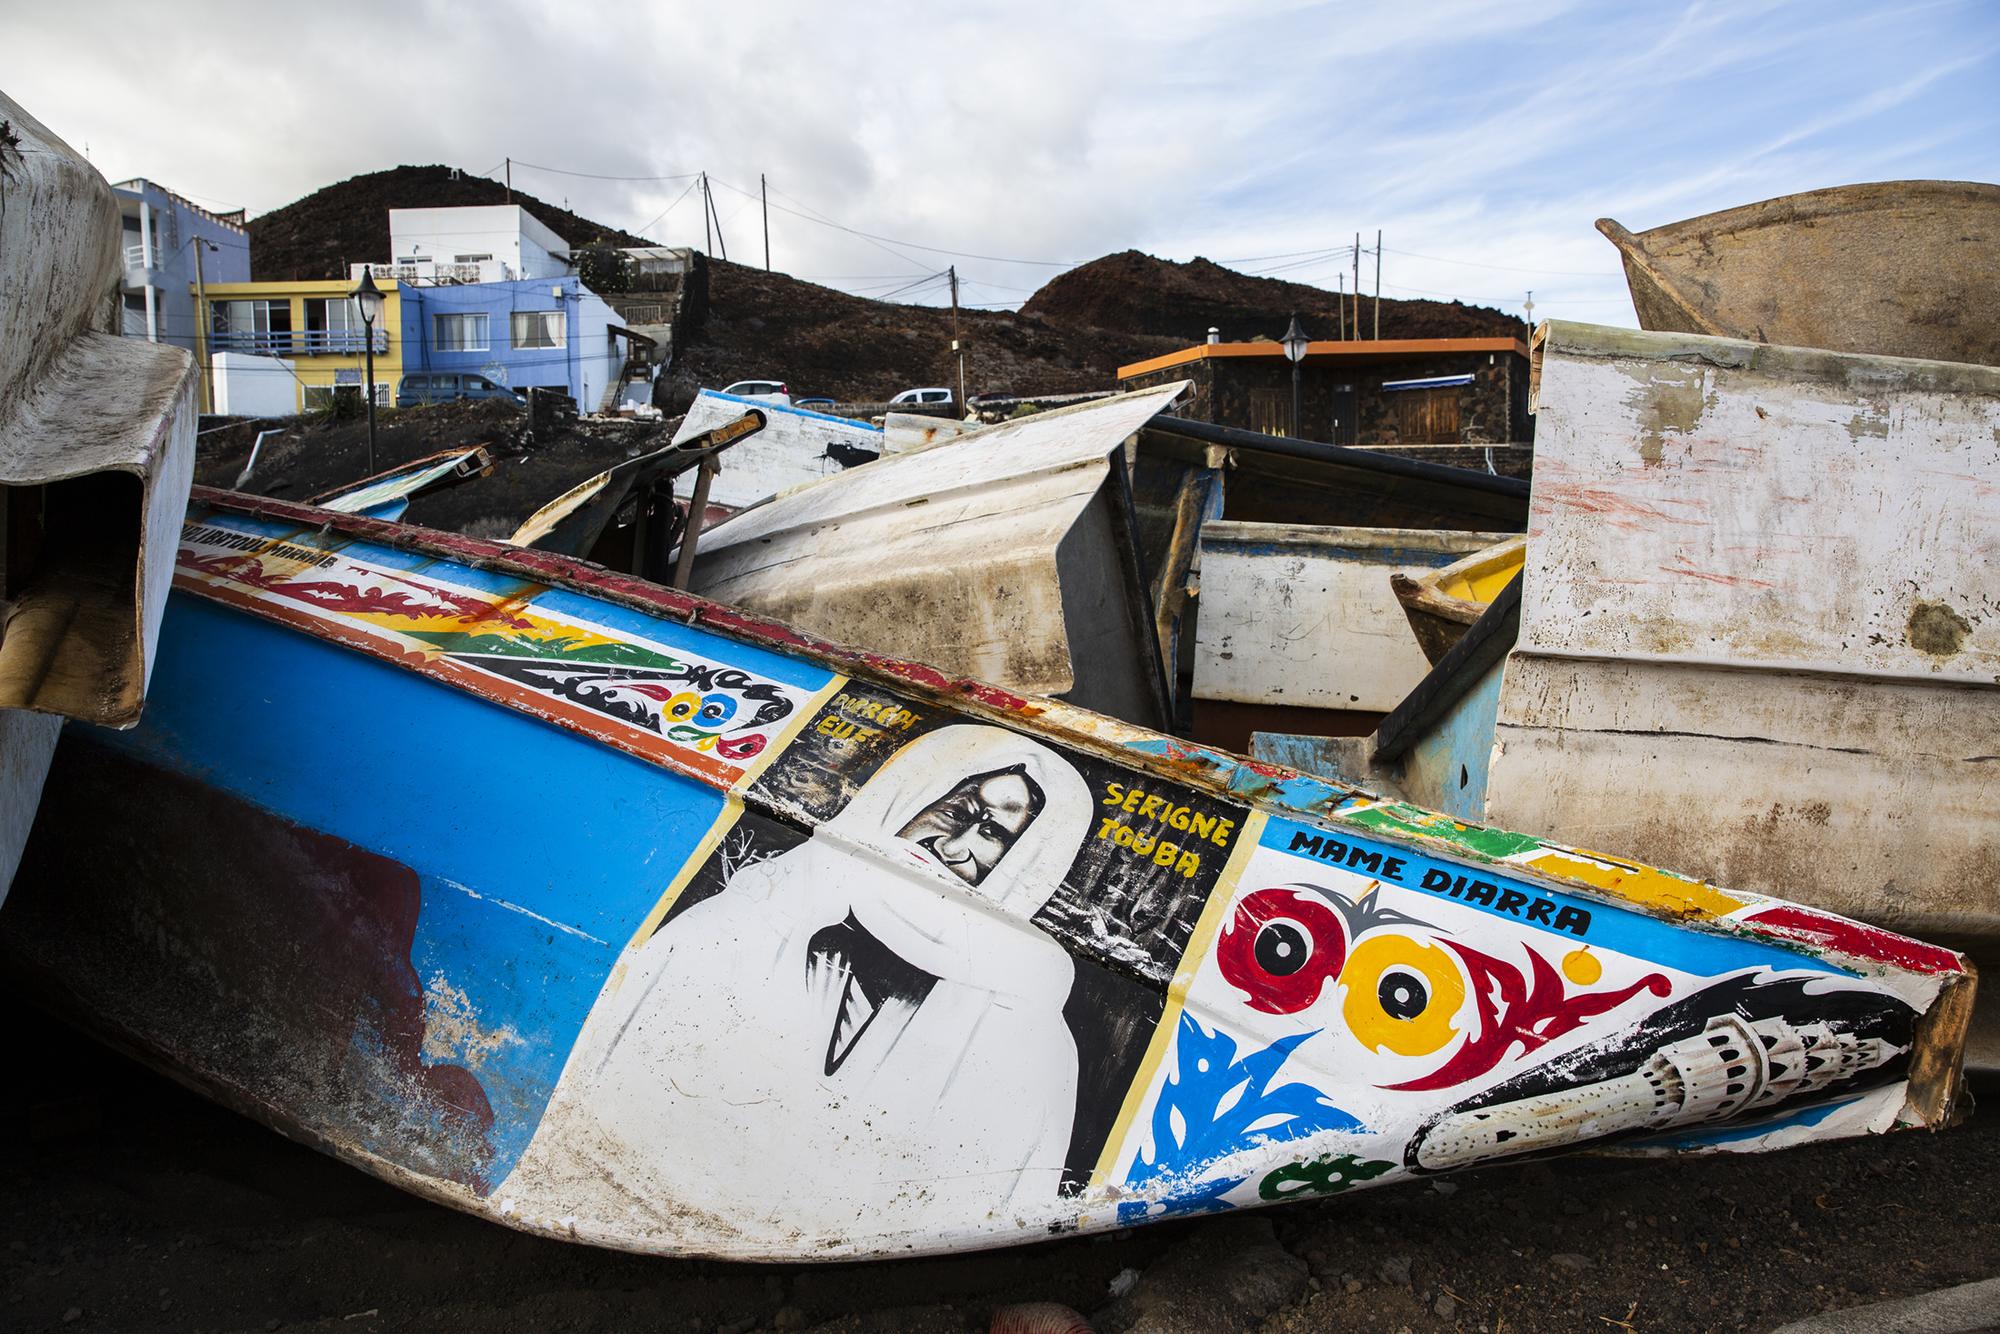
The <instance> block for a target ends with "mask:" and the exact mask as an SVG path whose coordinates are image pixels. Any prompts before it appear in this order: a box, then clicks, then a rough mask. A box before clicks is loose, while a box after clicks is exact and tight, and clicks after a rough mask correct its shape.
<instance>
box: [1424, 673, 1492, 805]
mask: <svg viewBox="0 0 2000 1334" xmlns="http://www.w3.org/2000/svg"><path fill="white" fill-rule="evenodd" d="M1506 669H1507V660H1506V659H1505V658H1502V659H1501V660H1500V661H1499V662H1496V663H1494V664H1493V665H1492V666H1491V667H1489V668H1488V669H1487V670H1486V674H1485V675H1484V676H1482V677H1480V678H1479V680H1478V681H1477V682H1476V683H1475V684H1474V685H1473V686H1472V688H1471V689H1469V690H1467V691H1466V692H1465V693H1464V694H1463V695H1461V696H1459V698H1458V702H1457V703H1455V704H1453V705H1452V706H1451V708H1450V709H1449V710H1447V711H1446V712H1445V714H1444V716H1443V717H1441V718H1439V719H1438V720H1437V721H1436V722H1435V723H1433V724H1432V725H1431V728H1430V730H1429V731H1428V732H1426V733H1425V734H1424V736H1423V739H1422V740H1420V741H1418V742H1417V743H1416V744H1415V745H1414V746H1412V747H1410V750H1409V753H1408V755H1406V756H1405V757H1404V759H1403V782H1402V789H1403V792H1404V793H1405V794H1406V795H1408V797H1409V798H1410V800H1411V801H1413V802H1415V803H1416V804H1417V805H1419V806H1428V807H1430V808H1431V809H1433V810H1439V811H1443V812H1444V813H1445V814H1447V815H1449V816H1451V817H1452V818H1453V819H1454V820H1463V821H1465V822H1466V823H1467V824H1485V823H1486V779H1487V775H1488V774H1489V772H1490V771H1491V770H1492V767H1493V738H1494V735H1495V729H1496V728H1498V727H1499V725H1500V723H1499V720H1500V685H1501V682H1502V680H1503V679H1504V677H1505V676H1506Z"/></svg>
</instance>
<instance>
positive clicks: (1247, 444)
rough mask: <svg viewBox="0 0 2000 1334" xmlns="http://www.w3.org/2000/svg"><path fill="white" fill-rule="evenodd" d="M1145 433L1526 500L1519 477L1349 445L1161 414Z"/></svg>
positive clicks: (1522, 483) (1524, 486)
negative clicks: (1291, 437)
mask: <svg viewBox="0 0 2000 1334" xmlns="http://www.w3.org/2000/svg"><path fill="white" fill-rule="evenodd" d="M1145 429H1146V430H1149V431H1160V432H1163V433H1165V434H1167V435H1178V436H1181V437H1183V438H1185V439H1188V440H1199V441H1202V442H1203V443H1204V444H1210V445H1227V446H1229V447H1230V448H1232V449H1249V450H1255V451H1257V452H1259V453H1264V454H1284V455H1287V456H1289V457H1291V458H1295V459H1310V460H1312V461H1313V462H1314V463H1332V464H1338V465H1339V466H1341V467H1346V468H1361V469H1365V470H1366V471H1369V472H1379V473H1383V474H1385V475H1387V476H1391V477H1408V478H1410V479H1412V480H1413V481H1424V482H1436V483H1438V484H1440V485H1443V486H1457V487H1464V488H1465V489H1466V490H1468V491H1484V492H1487V493H1488V494H1489V495H1496V496H1506V497H1507V498H1509V499H1511V500H1521V501H1525V500H1527V498H1528V484H1527V482H1525V481H1523V480H1522V479H1520V478H1519V477H1496V476H1495V475H1493V474H1492V473H1486V472H1475V471H1473V470H1472V469H1471V468H1454V467H1451V466H1449V465H1447V464H1443V463H1425V462H1424V461H1423V460H1421V459H1409V458H1403V457H1401V456H1400V455H1396V454H1378V453H1376V452H1375V451H1374V450H1372V449H1355V448H1353V447H1352V446H1350V445H1328V444H1322V443H1321V442H1319V441H1317V440H1288V439H1286V438H1285V437H1284V436H1282V435H1265V434H1263V433H1262V432H1260V431H1245V430H1241V429H1239V428H1237V427H1234V426H1215V425H1212V424H1211V423H1209V422H1199V421H1190V420H1188V419H1187V418H1185V417H1170V416H1168V415H1167V414H1166V413H1164V412H1162V413H1159V414H1157V415H1156V416H1154V417H1153V419H1152V420H1151V421H1148V422H1147V423H1146V426H1145Z"/></svg>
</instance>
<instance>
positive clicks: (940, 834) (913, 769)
mask: <svg viewBox="0 0 2000 1334" xmlns="http://www.w3.org/2000/svg"><path fill="white" fill-rule="evenodd" d="M161 643H162V653H161V658H160V662H159V665H158V667H157V669H156V671H155V674H154V677H153V686H152V698H151V701H150V703H149V705H148V711H147V715H146V719H145V722H144V724H143V725H142V726H141V727H140V728H138V729H137V730H135V731H132V732H129V733H114V732H106V731H95V730H88V731H86V730H85V729H74V730H76V731H77V732H78V733H80V734H79V735H75V736H72V737H70V738H69V739H67V740H66V741H65V742H64V745H63V748H62V750H61V752H60V753H59V754H58V757H57V761H56V767H55V770H54V773H53V774H52V777H51V780H50V784H49V789H48V796H47V798H46V799H45V803H44V809H43V815H42V819H41V823H40V824H39V825H38V827H37V833H36V835H35V837H34V840H33V842H32V844H31V847H30V849H29V853H28V858H27V862H26V864H25V869H24V872H23V875H22V877H21V881H20V883H19V884H18V885H17V888H16V891H15V897H14V901H12V902H10V903H9V904H8V905H7V907H6V909H5V910H4V912H0V949H4V950H5V951H6V953H7V954H8V955H10V956H11V957H12V959H13V960H14V962H15V965H16V966H17V967H19V968H22V969H24V970H25V971H27V972H29V973H30V974H32V975H34V976H36V977H38V978H39V980H40V981H41V982H42V984H43V985H44V986H46V987H47V988H48V989H49V990H51V991H52V992H56V993H58V994H61V995H63V996H65V997H66V998H67V999H68V1001H69V1002H70V1004H71V1005H72V1006H73V1007H74V1008H75V1009H77V1010H78V1011H79V1012H81V1013H82V1014H83V1015H84V1016H86V1017H87V1018H88V1019H89V1021H91V1022H93V1023H95V1024H96V1025H98V1026H100V1027H101V1028H103V1029H104V1030H106V1031H108V1032H110V1033H111V1034H113V1035H114V1036H115V1037H117V1038H118V1039H119V1040H121V1041H124V1042H126V1043H128V1044H130V1045H133V1046H134V1047H136V1048H138V1049H140V1050H143V1051H145V1052H146V1053H148V1054H149V1055H150V1056H151V1058H152V1059H154V1060H156V1061H159V1062H161V1063H163V1064H165V1065H166V1066H168V1067H169V1068H170V1069H172V1070H174V1071H175V1073H177V1074H179V1075H180V1076H181V1077H183V1078H185V1079H188V1080H190V1081H191V1082H193V1083H195V1084H197V1085H198V1086H200V1087H202V1088H204V1089H206V1090H207V1091H209V1092H211V1093H212V1094H214V1095H215V1096H218V1097H221V1098H224V1099H226V1100H228V1101H230V1102H232V1103H234V1104H236V1105H239V1106H242V1107H245V1108H247V1109H248V1110H250V1111H252V1112H253V1113H255V1114H257V1115H259V1116H260V1117H262V1118H263V1119H265V1120H267V1121H270V1122H272V1123H274V1124H277V1125H279V1126H281V1127H282V1128H284V1129H286V1130H287V1131H288V1133H293V1134H296V1135H300V1136H303V1137H306V1138H309V1139H310V1140H312V1141H313V1142H315V1143H318V1144H320V1145H322V1146H323V1147H325V1148H327V1149H328V1150H329V1151H331V1152H334V1153H337V1154H339V1155H340V1156H342V1157H344V1158H346V1159H348V1160H350V1161H353V1162H355V1163H357V1164H359V1165H361V1166H363V1167H366V1168H368V1169H369V1170H372V1171H376V1172H378V1173H380V1174H382V1175H384V1176H386V1177H389V1178H390V1179H392V1180H395V1181H398V1182H400V1183H402V1184H404V1185H406V1186H408V1187H410V1188H412V1189H416V1190H419V1191H422V1192H424V1193H426V1194H429V1195H431V1196H433V1197H435V1198H439V1199H443V1200H446V1201H448V1202H450V1203H452V1204H454V1205H457V1206H458V1207H462V1208H465V1209H468V1210H472V1211H475V1212H478V1213H481V1214H484V1215H486V1216H488V1217H491V1218H494V1219H496V1220H499V1221H503V1222H508V1223H510V1224H513V1225H516V1226H522V1227H526V1228H530V1229H534V1230H538V1231H545V1232H553V1233H557V1234H560V1235H566V1236H574V1237H577V1238H580V1239H584V1240H589V1241H593V1242H598V1243H601V1244H607V1245H615V1246H621V1247H625V1248H629V1249H634V1250H643V1251H655V1252H668V1253H677V1252H696V1253H704V1254H713V1255H724V1256H739V1257H751V1258H777V1257H784V1258H805V1257H835V1256H851V1255H879V1254H897V1253H908V1252H915V1251H936V1250H944V1249H953V1248H961V1247H971V1246H981V1245H995V1244H1004V1243H1007V1242H1013V1241H1027V1240H1033V1239H1035V1238H1037V1237H1041V1236H1046V1235H1048V1234H1049V1233H1050V1232H1052V1231H1055V1232H1061V1231H1070V1230H1077V1229H1088V1228H1093V1227H1112V1226H1120V1225H1123V1224H1126V1223H1130V1222H1134V1221H1143V1220H1146V1219H1149V1218H1156V1217H1162V1216H1168V1215H1173V1214H1181V1213H1187V1212H1199V1211H1208V1210H1215V1209H1225V1208H1233V1207H1242V1206H1248V1205H1254V1204H1260V1203H1267V1202H1272V1201H1277V1200H1282V1199H1287V1198H1294V1197H1298V1196H1313V1195H1323V1194H1327V1193H1331V1192H1334V1191H1338V1190H1342V1189H1346V1188H1348V1187H1350V1186H1352V1185H1356V1184H1361V1183H1364V1182H1367V1183H1375V1182H1386V1181H1392V1180H1396V1179H1399V1178H1404V1177H1408V1176H1412V1175H1422V1174H1425V1173H1428V1172H1432V1171H1440V1170H1448V1169H1450V1168H1453V1167H1458V1166H1463V1165H1467V1164H1469V1163H1472V1162H1482V1161H1489V1160H1492V1159H1494V1158H1501V1157H1507V1156H1512V1155H1514V1154H1517V1153H1520V1152H1538V1153H1539V1152H1554V1151H1556V1150H1559V1149H1563V1148H1568V1147H1573V1146H1574V1145H1576V1144H1578V1143H1581V1142H1584V1141H1585V1140H1586V1139H1591V1138H1597V1137H1599V1136H1600V1135H1601V1136H1611V1137H1617V1136H1624V1137H1628V1138H1638V1137H1645V1136H1656V1135H1660V1134H1672V1135H1676V1136H1678V1137H1679V1141H1685V1142H1686V1143H1687V1144H1690V1145H1693V1146H1695V1147H1701V1146H1702V1145H1704V1144H1713V1145H1715V1146H1717V1147H1726V1148H1729V1149H1742V1148H1755V1147H1768V1146H1770V1145H1773V1144H1778V1143H1786V1142H1791V1141H1792V1140H1796V1139H1799V1138H1807V1137H1817V1136H1825V1135H1836V1134H1853V1133H1861V1132H1865V1131H1873V1130H1881V1129H1888V1128H1891V1127H1893V1126H1897V1125H1926V1124H1928V1125H1936V1124H1942V1123H1943V1122H1944V1121H1945V1120H1946V1119H1947V1118H1948V1117H1949V1115H1950V1111H1951V1103H1952V1098H1953V1096H1954V1094H1955V1091H1956V1081H1955V1067H1954V1066H1953V1064H1952V1061H1953V1056H1954V1052H1955V1050H1956V1047H1955V1044H1956V1043H1958V1042H1960V1041H1962V1031H1961V1030H1962V1017H1963V1016H1962V1007H1963V1004H1964V1002H1965V1000H1966V998H1967V997H1968V996H1969V993H1970V978H1969V976H1968V975H1967V974H1966V973H1965V972H1964V971H1963V969H1962V967H1961V964H1960V962H1959V961H1958V960H1957V959H1956V957H1955V956H1952V955H1950V954H1949V953H1947V952H1944V951H1937V950H1932V949H1930V948H1929V947H1927V946H1922V945H1920V944H1917V943H1916V942H1910V941H1904V940H1902V939H1901V938H1898V937H1893V936H1889V935H1887V934H1886V933H1880V932H1870V931H1868V930H1866V929H1863V928H1858V927H1854V926H1853V924H1850V923H1843V922H1840V921H1839V919H1833V918H1825V917H1823V916H1816V915H1810V914H1808V915H1806V916H1803V917H1801V916H1800V915H1799V914H1800V913H1802V912H1803V911H1804V910H1799V909H1794V908H1792V907H1790V905H1784V904H1780V903H1777V902H1776V901H1773V900H1767V899H1759V898H1755V897H1753V896H1747V895H1731V894H1729V893H1727V892H1726V891H1721V890H1717V889H1715V888H1714V887H1712V886H1705V885H1700V884H1699V883H1698V882H1689V881H1684V880H1681V879H1679V878H1677V877H1671V876H1667V875H1665V874H1663V873H1660V872H1653V871H1649V870H1647V869H1646V868H1640V867H1633V866H1629V865H1626V864H1623V863H1618V862H1613V861H1607V860H1605V859H1601V858H1595V857H1593V856H1592V855H1590V854H1578V853H1575V852H1572V851H1570V850H1566V849H1560V848H1554V847H1551V846H1549V845H1545V844H1542V843H1540V842H1539V841H1538V840H1533V839H1527V838H1522V837H1520V836H1515V835H1505V834H1501V833H1498V832H1495V831H1486V830H1480V829H1477V828H1474V827H1470V826H1465V825H1460V824H1456V823H1454V822H1451V821H1446V820H1439V819H1436V818H1434V817H1429V816H1426V815H1424V814H1423V813H1422V812H1417V811H1414V810H1412V809H1410V808H1407V807H1395V806H1390V805H1385V804H1383V803H1380V802H1376V801H1374V800H1373V799H1372V798H1369V797H1367V796H1366V794H1359V793H1352V792H1342V791H1338V790H1334V789H1328V788H1326V787H1325V786H1324V785H1317V784H1314V783H1313V782H1312V781H1311V780H1308V779H1304V778H1301V777H1298V776H1296V775H1290V774H1286V773H1284V772H1282V771H1278V770H1275V769H1272V768H1270V767H1268V766H1254V765H1251V764H1250V763H1249V762H1239V761H1235V760H1233V759H1231V758H1229V757H1225V756H1220V755H1216V754H1214V753H1210V752H1202V751H1200V750H1198V749H1190V748H1187V747H1185V746H1182V745H1181V744H1180V743H1178V742H1174V741H1172V740H1171V739H1168V738H1162V737H1157V736H1154V735H1152V734H1148V733H1143V732H1139V731H1137V730H1135V729H1130V728H1126V727H1124V726H1123V725H1121V724H1116V723H1112V722H1110V721H1109V720H1106V719H1102V718H1099V717H1096V716H1094V715H1088V714H1083V713H1081V712H1080V711H1077V710H1073V709H1068V708H1067V707H1066V706H1063V705H1060V704H1056V703H1054V702H1051V701H1044V700H1022V699H1015V698H1013V697H1011V696H1007V695H1005V694H1004V693H1003V692H998V691H994V690H991V689H989V688H985V687H979V686H977V685H974V684H972V683H966V682H954V681H949V680H946V679H944V678H941V677H939V676H938V675H937V674H936V673H934V672H930V671H928V670H927V669H923V668H919V667H914V666H911V665H908V664H897V663H888V662H883V661H880V660H874V659H869V658H868V657H867V656H866V655H861V654H855V653H853V652H851V651H847V650H841V649H838V648H836V647H834V646H830V645H822V644H817V643H813V642H811V641H807V640H804V639H802V638H800V637H798V636H796V635H792V634H790V632H788V631H785V630H784V628H783V627H780V626H770V625H759V624H757V623H754V622H751V621H748V620H747V619H745V618H742V617H740V616H738V615H736V614H734V613H730V612H728V611H727V610H726V609H720V608H715V607H712V606H708V605H707V604H701V603H699V602H697V601H695V600H692V599H688V598H685V597H683V596H681V595H676V594H672V593H668V592H665V591H663V590H658V589H653V588H650V587H649V586H645V585H637V584H633V583H631V582H630V581H623V580H619V579H617V578H616V577H615V576H608V575H605V574H604V573H603V572H602V571H595V570H593V569H591V568H589V567H582V566H577V565H573V564H568V563H565V562H562V561H561V560H560V559H559V558H552V557H546V556H539V555H534V554H532V553H530V554H526V555H516V554H512V553H510V552H508V551H507V550H506V549H504V548H498V547H493V546H490V545H486V544H479V543H474V542H471V541H469V540H466V539H447V538H444V537H442V536H440V535H424V534H421V533H415V532H411V531H408V530H402V529H400V528H398V527H396V526H394V525H386V524H379V523H371V522H370V521H368V520H364V519H340V520H337V521H335V522H333V523H332V524H331V525H328V524H327V516H324V515H322V514H321V513H319V512H316V511H309V510H304V509H299V508H296V507H286V506H281V505H276V504H274V503H269V502H266V503H262V504H261V505H259V506H257V507H255V508H254V509H253V507H252V506H250V505H248V504H247V503H238V502H235V501H231V500H229V499H227V498H224V497H216V496H210V497H206V498H205V500H204V503H203V504H202V505H198V506H197V510H196V512H195V513H194V514H193V515H192V516H191V519H190V523H189V526H188V528H187V530H186V531H185V533H184V537H183V547H182V553H181V566H180V577H179V580H178V584H177V591H176V592H175V594H174V596H173V599H172V601H171V604H170V607H169V611H168V619H167V624H166V628H165V631H164V632H163V634H162V639H161ZM1676 896H1678V897H1676ZM1718 1035H1719V1036H1718ZM1731 1042H1735V1043H1739V1044H1741V1045H1747V1047H1748V1048H1749V1050H1748V1052H1747V1054H1744V1055H1742V1059H1741V1062H1740V1064H1741V1065H1742V1069H1741V1071H1739V1072H1738V1074H1737V1075H1736V1076H1734V1077H1733V1079H1734V1084H1733V1086H1732V1087H1733V1091H1727V1090H1725V1091H1721V1092H1717V1091H1714V1090H1711V1089H1709V1088H1708V1087H1707V1085H1706V1084H1704V1083H1703V1081H1704V1080H1705V1079H1706V1078H1707V1077H1708V1074H1709V1073H1711V1072H1712V1068H1713V1069H1721V1070H1722V1071H1723V1072H1724V1075H1725V1076H1727V1072H1728V1070H1729V1069H1732V1068H1734V1067H1732V1066H1731V1065H1730V1064H1729V1062H1728V1061H1727V1060H1726V1059H1724V1060H1723V1064H1722V1065H1721V1066H1714V1065H1713V1063H1714V1062H1715V1061H1716V1060H1719V1059H1723V1058H1719V1057H1717V1056H1715V1054H1714V1052H1715V1051H1716V1050H1720V1049H1722V1048H1723V1047H1726V1046H1727V1044H1729V1043H1731ZM1719 1044H1720V1045H1719ZM1760 1048H1761V1049H1760ZM1663 1071H1664V1072H1665V1073H1664V1074H1663V1073H1661V1072H1663ZM1634 1079H1638V1080H1640V1082H1641V1083H1645V1082H1646V1080H1647V1079H1652V1080H1653V1084H1648V1085H1647V1087H1654V1086H1655V1085H1659V1086H1661V1087H1665V1086H1666V1085H1674V1081H1675V1080H1678V1081H1679V1084H1677V1085H1674V1088H1675V1089H1677V1090H1678V1091H1673V1092H1670V1093H1662V1094H1659V1095H1658V1096H1657V1097H1656V1099H1655V1101H1654V1102H1652V1103H1649V1104H1647V1105H1646V1106H1644V1107H1636V1106H1633V1107H1628V1106H1627V1103H1629V1102H1630V1101H1631V1100H1630V1097H1629V1096H1628V1095H1629V1094H1630V1089H1631V1087H1633V1085H1632V1084H1631V1081H1632V1080H1634ZM1621 1081H1623V1082H1621ZM1662 1081H1664V1083H1662ZM1725 1082H1728V1079H1727V1078H1725ZM1621 1090H1622V1092H1621ZM1593 1099H1595V1100H1598V1101H1600V1102H1604V1103H1605V1105H1606V1106H1607V1107H1609V1106H1614V1105H1615V1106H1616V1107H1618V1108H1623V1109H1624V1110H1622V1111H1618V1112H1617V1113H1616V1114H1613V1113H1612V1112H1605V1113H1603V1114H1602V1115H1600V1116H1598V1117H1597V1119H1596V1120H1595V1121H1594V1122H1592V1126H1593V1127H1594V1128H1593V1129H1592V1130H1591V1131H1589V1132H1588V1133H1576V1132H1575V1131H1574V1126H1573V1125H1571V1126H1570V1129H1567V1130H1565V1129H1564V1128H1563V1127H1564V1126H1565V1125H1569V1124H1570V1123H1571V1122H1574V1120H1575V1118H1574V1117H1573V1116H1569V1115H1568V1114H1569V1113H1571V1112H1573V1111H1574V1110H1575V1109H1576V1108H1577V1107H1579V1106H1585V1105H1590V1106H1595V1105H1596V1104H1595V1103H1593V1102H1592V1100H1593ZM1621 1099H1622V1100H1623V1101H1621ZM1566 1117H1567V1118H1568V1119H1567V1120H1565V1118H1566ZM1621 1118H1622V1119H1621ZM1496 1126H1497V1127H1503V1128H1504V1129H1503V1130H1502V1131H1496V1130H1495V1127H1496ZM1677 1142H1678V1141H1677Z"/></svg>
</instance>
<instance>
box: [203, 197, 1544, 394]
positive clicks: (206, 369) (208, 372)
mask: <svg viewBox="0 0 2000 1334" xmlns="http://www.w3.org/2000/svg"><path fill="white" fill-rule="evenodd" d="M208 244H209V243H208V242H207V241H204V240H202V239H201V238H200V237H199V236H197V237H195V238H194V337H195V350H196V351H197V352H198V353H200V361H201V397H202V402H203V405H204V407H205V408H206V410H207V411H209V412H214V411H215V371H214V368H213V367H212V365H211V364H210V362H209V357H208V331H209V328H210V325H211V324H212V322H213V321H212V317H211V316H210V315H209V313H208V285H207V283H206V282H204V281H203V279H202V272H201V252H202V250H203V248H204V247H206V246H207V245H208ZM1529 295H1530V296H1533V295H1534V293H1532V292H1530V293H1529Z"/></svg>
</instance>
